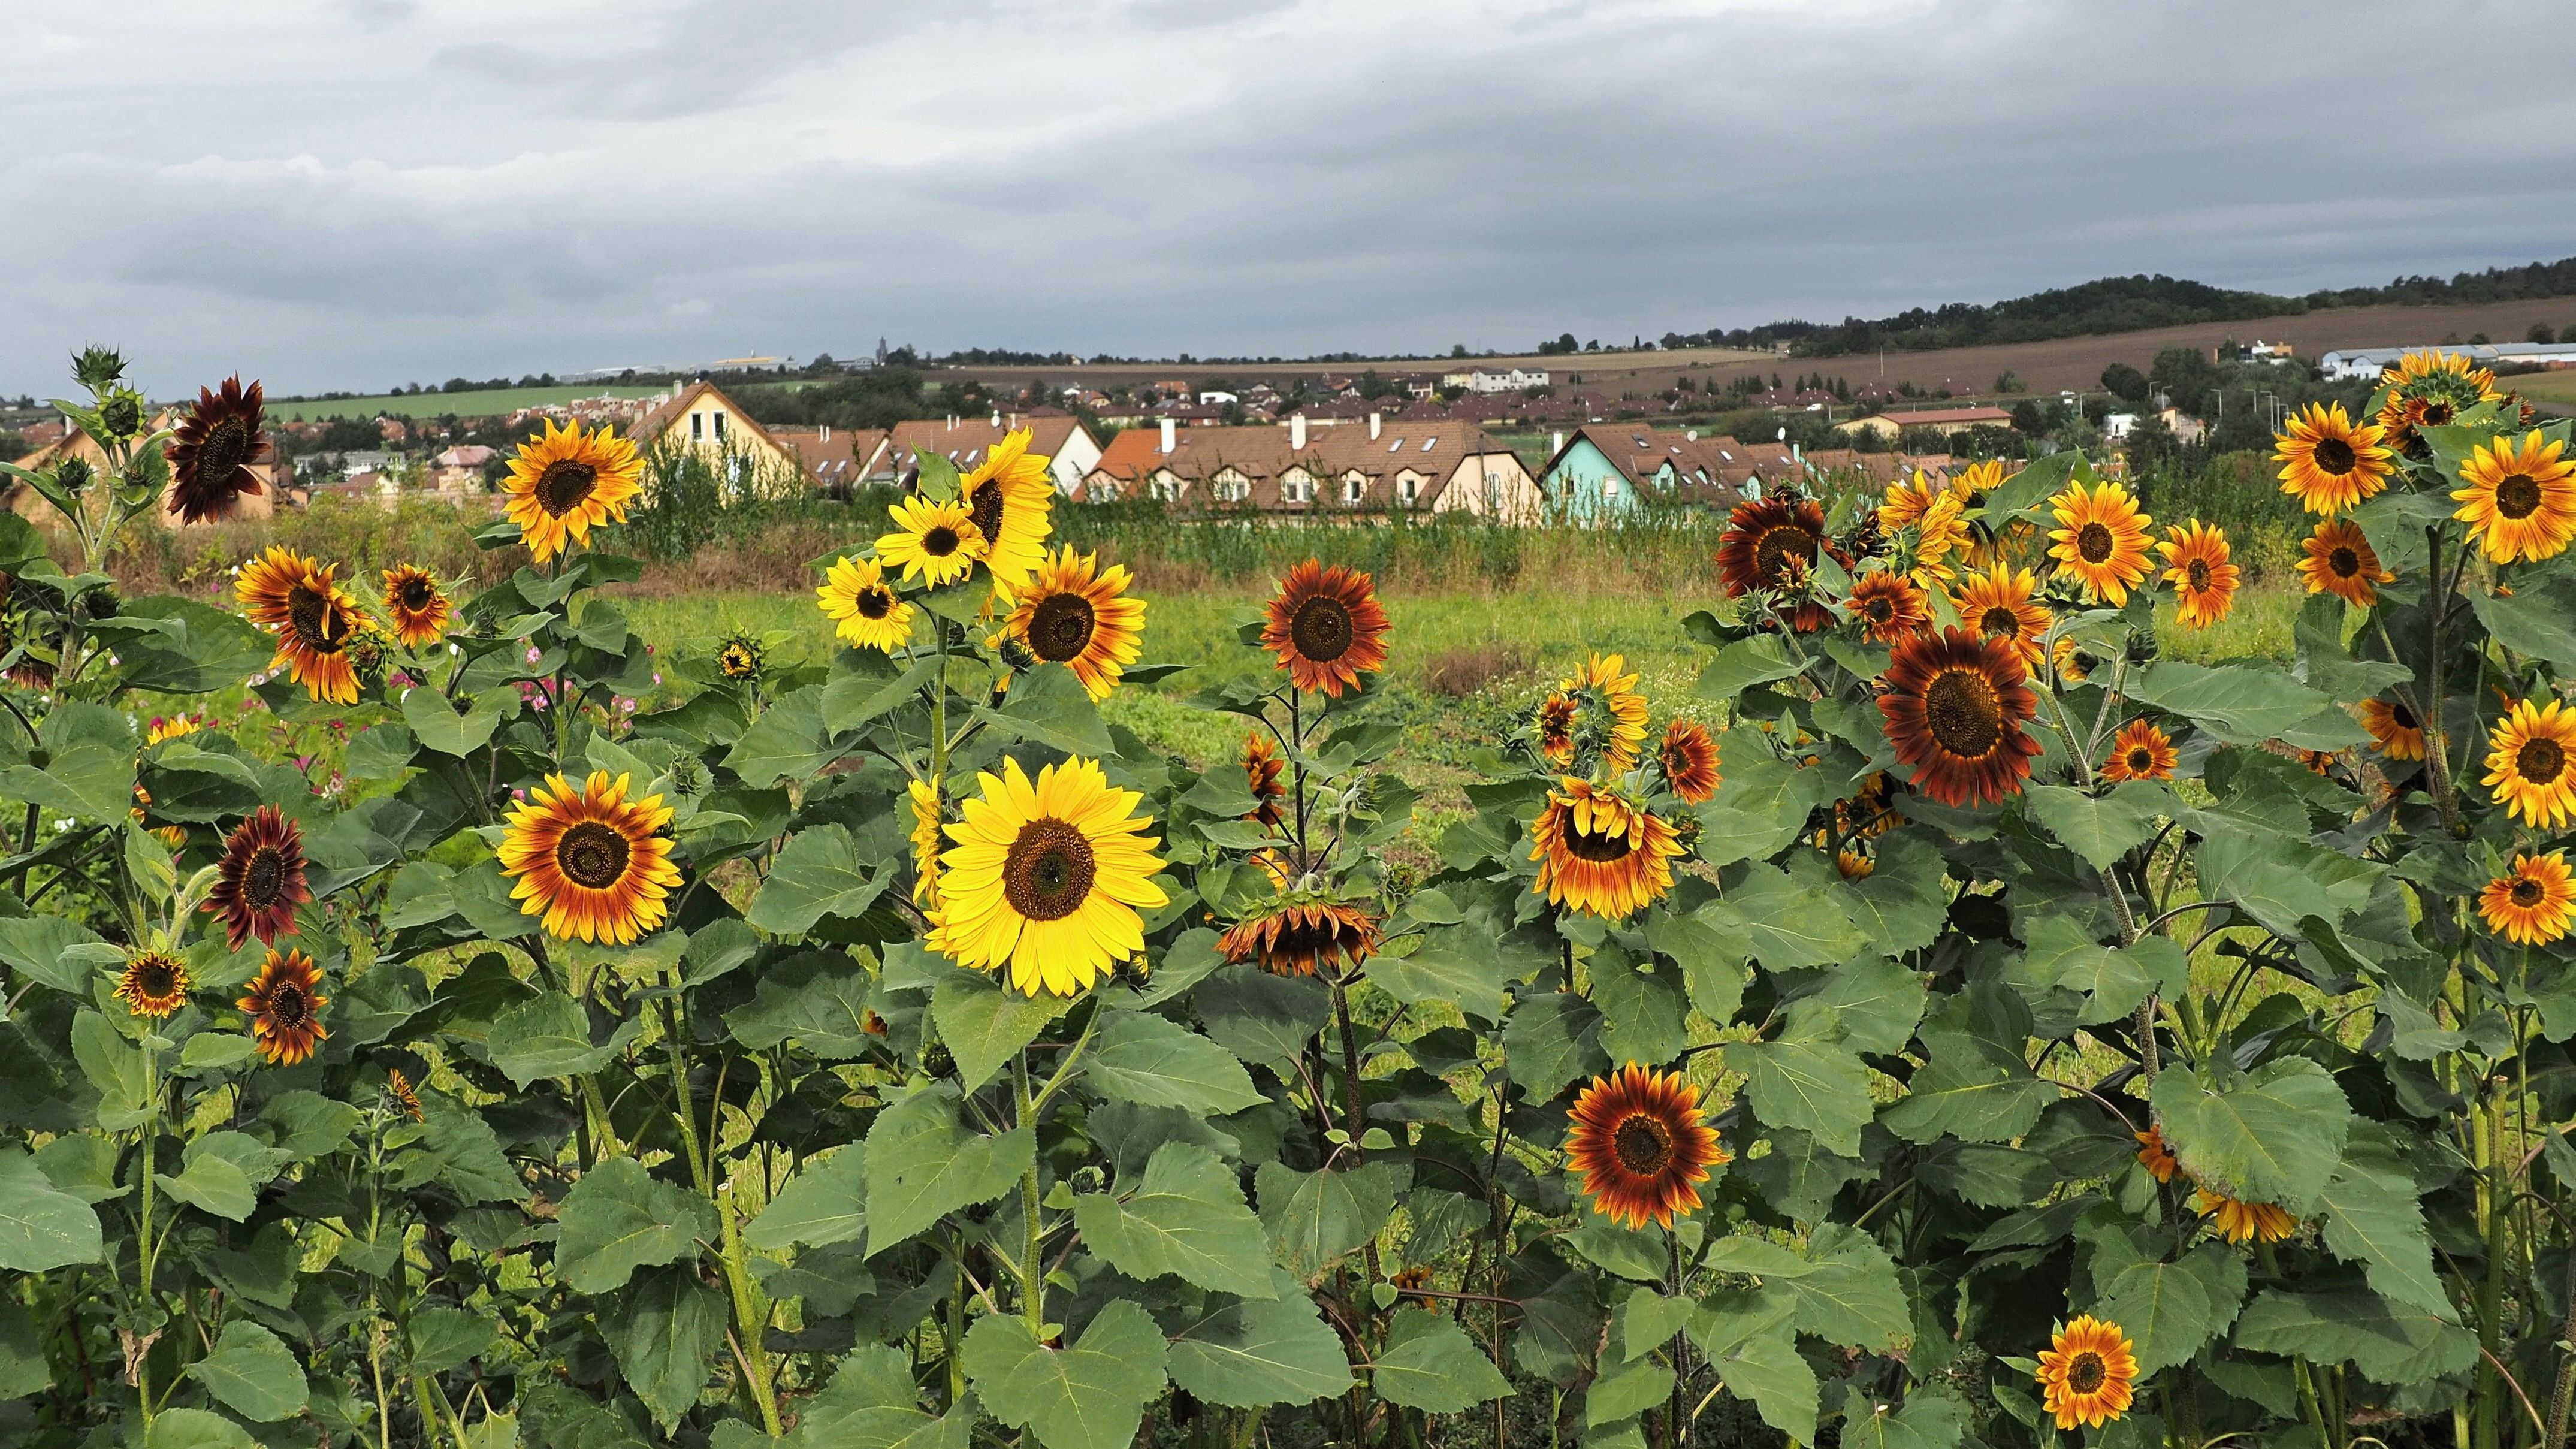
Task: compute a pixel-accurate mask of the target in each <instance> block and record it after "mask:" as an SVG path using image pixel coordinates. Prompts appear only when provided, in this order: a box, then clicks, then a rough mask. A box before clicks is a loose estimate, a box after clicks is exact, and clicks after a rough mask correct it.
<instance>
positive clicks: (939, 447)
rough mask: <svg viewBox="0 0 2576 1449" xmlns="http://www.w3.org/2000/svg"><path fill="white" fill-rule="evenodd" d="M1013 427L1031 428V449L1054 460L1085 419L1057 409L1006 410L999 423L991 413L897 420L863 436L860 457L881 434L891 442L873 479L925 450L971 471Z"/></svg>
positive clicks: (904, 467)
mask: <svg viewBox="0 0 2576 1449" xmlns="http://www.w3.org/2000/svg"><path fill="white" fill-rule="evenodd" d="M1015 426H1016V427H1022V428H1026V429H1028V430H1029V451H1030V452H1032V453H1036V454H1039V455H1041V456H1044V457H1048V458H1052V457H1054V456H1055V455H1056V454H1057V453H1059V452H1061V451H1062V450H1063V448H1064V445H1065V440H1066V439H1068V438H1070V437H1072V436H1073V430H1074V429H1076V428H1078V427H1081V426H1082V422H1081V420H1080V419H1078V418H1075V417H1073V416H1072V415H1071V414H1067V413H1057V414H1056V415H1055V416H1053V417H1045V416H1041V415H1039V414H1037V413H1006V414H1004V415H1003V418H1002V421H1001V423H1000V424H999V425H996V424H995V423H994V422H993V420H992V418H990V417H974V418H958V419H956V420H955V421H953V422H952V421H950V420H949V419H946V418H921V419H917V420H915V421H912V422H906V423H897V424H895V425H894V428H893V429H892V431H891V432H889V433H876V432H873V431H871V432H869V433H867V434H865V435H864V436H866V437H867V438H869V439H870V445H869V446H866V447H862V449H861V450H860V453H859V458H860V460H861V461H862V462H863V463H864V462H867V461H868V460H869V459H870V457H871V456H872V455H873V453H874V447H873V443H874V441H875V440H877V439H880V438H882V439H884V440H886V442H887V444H888V447H887V452H886V456H885V457H884V458H883V459H881V460H878V461H877V462H876V464H875V467H874V469H873V470H872V472H871V475H870V476H872V477H881V478H882V477H898V476H900V475H902V474H903V473H905V472H908V471H910V470H911V468H912V467H913V466H914V463H913V459H914V456H915V455H917V454H918V453H920V452H921V451H922V450H924V449H928V450H929V451H931V452H934V453H937V454H939V455H940V456H941V457H943V458H946V459H947V460H949V461H950V462H952V463H955V464H956V465H957V466H958V468H959V469H961V470H963V469H969V468H973V467H975V466H976V465H977V464H979V463H981V462H983V461H984V455H985V454H986V453H987V452H989V451H990V450H991V449H992V447H993V445H994V444H996V443H998V442H1000V441H1002V439H1004V438H1005V437H1008V436H1009V435H1010V434H1011V431H1012V429H1013V428H1014V427H1015ZM853 436H854V437H855V436H860V435H857V434H854V435H853Z"/></svg>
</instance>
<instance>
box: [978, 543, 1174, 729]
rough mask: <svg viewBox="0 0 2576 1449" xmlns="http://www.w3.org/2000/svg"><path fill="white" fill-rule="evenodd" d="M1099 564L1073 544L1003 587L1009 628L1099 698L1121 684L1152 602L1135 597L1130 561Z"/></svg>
mask: <svg viewBox="0 0 2576 1449" xmlns="http://www.w3.org/2000/svg"><path fill="white" fill-rule="evenodd" d="M1099 562H1100V556H1099V555H1098V554H1090V553H1076V552H1074V551H1073V545H1071V544H1067V545H1065V546H1064V547H1063V548H1062V549H1061V550H1059V551H1058V552H1057V553H1055V554H1054V555H1053V556H1052V557H1050V556H1048V555H1047V554H1046V553H1045V552H1044V551H1043V550H1041V551H1040V552H1039V555H1038V566H1037V568H1036V569H1035V570H1034V571H1032V572H1031V573H1030V574H1029V575H1028V576H1027V578H1026V579H1025V581H1024V582H1021V583H1017V584H1010V583H1005V584H1004V585H1003V593H1004V596H1005V597H1006V598H1007V599H1008V600H1009V602H1010V606H1011V613H1010V617H1008V618H1007V619H1005V620H1003V622H1002V627H1003V628H1004V629H1006V630H1008V631H1009V632H1010V634H1011V635H1012V636H1013V637H1014V638H1017V639H1019V640H1020V641H1021V642H1023V643H1025V644H1027V645H1028V646H1029V652H1030V653H1032V654H1035V655H1036V656H1037V657H1038V658H1040V659H1043V660H1047V661H1049V662H1051V663H1055V664H1061V665H1063V666H1065V667H1066V668H1068V669H1070V670H1072V671H1073V675H1074V678H1076V679H1079V680H1081V681H1082V687H1083V688H1084V689H1085V690H1086V691H1088V692H1089V693H1090V695H1091V697H1092V699H1093V700H1094V701H1098V700H1103V699H1107V698H1108V697H1109V693H1110V691H1112V690H1114V689H1116V688H1117V687H1118V679H1119V676H1120V675H1122V674H1124V673H1126V669H1127V666H1128V665H1130V664H1133V663H1135V662H1136V648H1137V640H1138V639H1140V638H1142V637H1143V635H1144V633H1145V601H1144V600H1143V599H1137V598H1130V597H1128V594H1127V585H1128V582H1129V580H1128V576H1127V567H1126V565H1124V564H1111V565H1110V566H1109V567H1108V568H1107V569H1102V568H1101V567H1100V566H1099ZM994 577H995V579H996V580H999V579H1000V577H1001V576H1000V575H999V574H996V575H995V576H994Z"/></svg>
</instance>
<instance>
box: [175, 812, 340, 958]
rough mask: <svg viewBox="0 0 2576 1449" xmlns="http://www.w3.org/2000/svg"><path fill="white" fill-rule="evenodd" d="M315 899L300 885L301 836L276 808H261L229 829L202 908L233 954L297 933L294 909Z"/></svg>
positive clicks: (301, 868) (302, 858)
mask: <svg viewBox="0 0 2576 1449" xmlns="http://www.w3.org/2000/svg"><path fill="white" fill-rule="evenodd" d="M311 899H313V892H312V891H311V890H310V889H309V888H308V887H307V886H306V885H305V881H304V831H303V829H302V828H301V827H299V826H298V825H297V824H296V823H295V822H294V821H292V820H289V819H287V818H286V815H285V813H284V812H283V811H281V810H279V809H278V808H277V807H276V806H274V805H262V806H261V807H259V809H257V810H256V811H253V812H252V813H251V816H250V818H249V819H247V820H244V821H243V822H242V823H241V824H239V825H237V826H235V827H233V832H232V834H231V835H229V836H227V837H225V840H224V858H223V859H222V860H221V861H220V862H218V863H217V865H216V868H215V884H214V886H213V888H212V889H210V890H208V891H207V892H206V903H205V905H204V906H203V907H202V908H201V909H203V910H204V911H205V912H206V913H207V914H208V915H211V916H216V917H220V918H221V919H222V921H223V923H224V935H225V937H226V939H228V940H229V941H230V942H231V943H232V948H233V949H234V950H236V951H238V950H240V949H241V948H242V943H243V942H244V941H247V940H249V939H250V938H251V937H253V936H257V937H259V939H260V941H261V942H262V943H263V944H265V943H268V942H271V941H275V940H276V939H277V938H278V937H279V936H281V935H292V934H294V932H295V908H296V907H297V906H299V905H301V904H303V903H304V902H306V901H309V900H311Z"/></svg>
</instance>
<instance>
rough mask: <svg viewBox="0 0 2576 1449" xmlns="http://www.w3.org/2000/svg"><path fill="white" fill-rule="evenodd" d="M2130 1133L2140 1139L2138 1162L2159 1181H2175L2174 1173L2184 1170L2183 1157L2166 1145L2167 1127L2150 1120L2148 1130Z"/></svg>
mask: <svg viewBox="0 0 2576 1449" xmlns="http://www.w3.org/2000/svg"><path fill="white" fill-rule="evenodd" d="M2129 1135H2130V1136H2132V1137H2135V1138H2137V1139H2138V1162H2139V1163H2140V1165H2142V1166H2144V1167H2145V1168H2146V1169H2147V1172H2148V1174H2149V1175H2150V1176H2152V1177H2154V1178H2155V1180H2156V1181H2158V1182H2171V1181H2173V1180H2174V1174H2175V1173H2177V1172H2179V1171H2181V1170H2182V1159H2180V1158H2178V1157H2176V1156H2174V1155H2173V1149H2172V1148H2170V1147H2167V1146H2166V1145H2165V1129H2163V1128H2162V1127H2158V1126H2156V1125H2155V1124H2154V1123H2152V1122H2150V1123H2148V1124H2147V1130H2146V1131H2144V1132H2132V1133H2130V1134H2129Z"/></svg>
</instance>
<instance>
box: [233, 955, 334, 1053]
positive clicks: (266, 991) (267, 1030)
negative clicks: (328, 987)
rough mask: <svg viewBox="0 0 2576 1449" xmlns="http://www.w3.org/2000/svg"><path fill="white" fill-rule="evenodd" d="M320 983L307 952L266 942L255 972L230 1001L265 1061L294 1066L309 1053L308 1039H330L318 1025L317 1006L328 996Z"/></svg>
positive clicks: (311, 1041)
mask: <svg viewBox="0 0 2576 1449" xmlns="http://www.w3.org/2000/svg"><path fill="white" fill-rule="evenodd" d="M321 988H322V972H321V970H320V969H319V968H317V967H316V966H315V965H314V964H313V958H312V957H310V956H307V955H305V954H304V953H303V952H301V951H292V950H289V951H280V950H278V949H277V948H276V947H274V946H271V947H269V948H268V959H267V960H265V961H263V962H261V963H260V968H259V975H258V976H256V977H254V978H252V980H251V983H250V985H249V986H247V987H245V988H244V989H243V991H242V998H241V1000H239V1001H237V1002H235V1003H233V1004H234V1005H235V1006H238V1007H239V1008H241V1013H242V1015H243V1016H244V1017H245V1018H247V1019H248V1021H249V1024H250V1035H251V1040H252V1042H253V1043H254V1044H256V1045H257V1046H258V1047H259V1054H260V1055H261V1056H263V1057H265V1058H267V1059H268V1063H269V1065H271V1066H277V1067H291V1066H294V1065H295V1064H296V1063H298V1062H301V1061H304V1060H306V1059H307V1058H309V1057H311V1056H312V1055H313V1046H314V1043H316V1042H321V1041H327V1040H329V1039H330V1036H331V1033H329V1032H327V1031H324V1030H323V1029H322V1008H323V1007H325V1006H327V1005H329V1004H330V1002H331V998H330V997H327V996H325V995H323V994H322V989H321Z"/></svg>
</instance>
